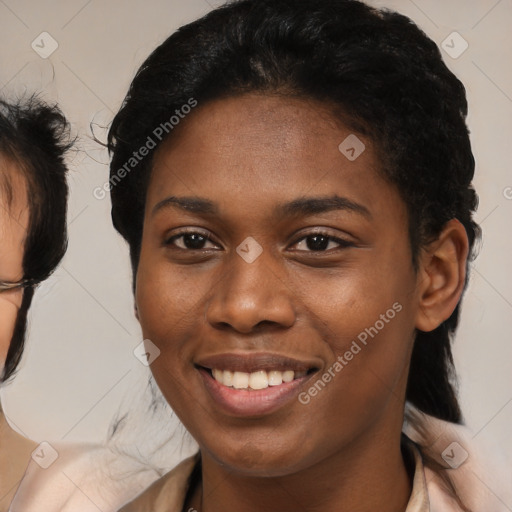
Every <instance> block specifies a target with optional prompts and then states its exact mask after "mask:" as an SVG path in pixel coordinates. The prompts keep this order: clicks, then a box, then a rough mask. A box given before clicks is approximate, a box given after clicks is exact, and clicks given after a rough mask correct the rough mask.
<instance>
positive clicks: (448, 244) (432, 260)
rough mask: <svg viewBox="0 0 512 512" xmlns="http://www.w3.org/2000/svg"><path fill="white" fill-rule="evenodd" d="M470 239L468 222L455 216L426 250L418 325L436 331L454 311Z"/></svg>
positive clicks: (419, 274) (420, 274)
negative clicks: (465, 225) (461, 220)
mask: <svg viewBox="0 0 512 512" xmlns="http://www.w3.org/2000/svg"><path fill="white" fill-rule="evenodd" d="M468 250H469V242H468V237H467V234H466V230H465V229H464V226H463V225H462V224H461V223H460V222H459V221H458V220H457V219H452V220H450V221H449V222H447V223H446V225H445V227H444V228H443V230H442V232H441V233H440V235H439V237H438V238H437V240H435V241H434V242H431V243H430V244H429V245H428V246H427V247H426V248H424V249H423V250H422V253H421V256H420V262H419V264H420V269H419V272H418V285H417V286H418V292H419V308H418V313H417V318H416V328H417V329H419V330H420V331H425V332H429V331H433V330H434V329H436V328H437V327H439V325H441V323H443V322H444V321H445V320H446V319H447V318H449V317H450V315H451V314H452V313H453V311H454V309H455V308H456V306H457V304H458V303H459V300H460V297H461V295H462V292H463V290H464V284H465V280H466V260H467V257H468Z"/></svg>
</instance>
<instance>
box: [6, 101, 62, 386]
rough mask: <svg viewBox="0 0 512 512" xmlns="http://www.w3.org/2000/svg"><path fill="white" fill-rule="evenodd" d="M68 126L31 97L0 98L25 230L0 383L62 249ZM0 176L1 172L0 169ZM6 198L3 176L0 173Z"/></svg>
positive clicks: (55, 112)
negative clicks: (22, 191)
mask: <svg viewBox="0 0 512 512" xmlns="http://www.w3.org/2000/svg"><path fill="white" fill-rule="evenodd" d="M71 144H72V142H71V141H70V138H69V125H68V122H67V120H66V118H65V117H64V115H63V114H62V112H61V111H60V109H59V108H58V107H57V106H50V105H47V104H46V103H44V102H43V101H42V100H39V99H38V98H37V97H36V96H31V97H30V98H28V99H26V100H22V101H19V102H16V103H7V102H5V101H3V100H0V156H1V157H3V158H4V159H6V160H9V161H11V162H12V163H13V164H15V165H14V167H15V169H16V170H18V171H19V172H20V173H21V174H22V175H23V177H24V179H25V182H26V184H27V185H26V186H27V196H28V198H29V212H30V213H29V226H28V231H27V236H26V239H25V247H24V249H25V250H24V255H23V274H24V275H23V278H24V280H27V281H28V282H29V283H30V285H29V286H26V287H25V289H24V291H23V299H22V303H21V307H20V309H19V311H18V315H17V318H16V324H15V327H14V333H13V337H12V339H11V343H10V345H9V351H8V353H7V359H6V361H5V366H4V369H3V373H2V375H1V377H0V382H5V381H6V380H7V379H8V378H9V377H11V376H12V374H13V373H14V371H15V370H16V367H17V365H18V363H19V361H20V359H21V356H22V354H23V348H24V343H25V331H26V325H27V313H28V309H29V307H30V304H31V302H32V297H33V295H34V288H35V286H36V285H37V283H40V282H41V281H44V280H45V279H46V278H47V277H48V276H50V274H51V273H52V272H53V271H54V270H55V268H56V267H57V265H58V264H59V262H60V261H61V259H62V257H63V256H64V253H65V252H66V248H67V230H66V213H67V198H68V185H67V181H66V174H67V168H66V165H65V163H64V154H65V152H66V151H67V150H68V149H69V148H70V147H71ZM0 172H2V174H3V171H2V169H0ZM2 185H3V191H4V193H6V196H7V198H9V190H10V184H9V177H8V176H4V175H2Z"/></svg>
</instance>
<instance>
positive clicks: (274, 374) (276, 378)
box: [268, 370, 283, 386]
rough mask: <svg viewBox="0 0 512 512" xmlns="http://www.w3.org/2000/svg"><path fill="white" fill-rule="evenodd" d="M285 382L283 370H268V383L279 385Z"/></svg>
mask: <svg viewBox="0 0 512 512" xmlns="http://www.w3.org/2000/svg"><path fill="white" fill-rule="evenodd" d="M282 383H283V372H278V371H275V370H272V371H270V372H268V385H269V386H279V385H280V384H282Z"/></svg>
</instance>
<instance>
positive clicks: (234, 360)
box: [195, 352, 319, 373]
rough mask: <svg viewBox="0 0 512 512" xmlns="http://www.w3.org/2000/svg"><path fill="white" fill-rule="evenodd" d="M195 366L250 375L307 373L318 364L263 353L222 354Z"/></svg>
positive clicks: (205, 358) (203, 359) (204, 359)
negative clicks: (271, 371)
mask: <svg viewBox="0 0 512 512" xmlns="http://www.w3.org/2000/svg"><path fill="white" fill-rule="evenodd" d="M195 364H196V365H197V366H202V367H204V368H207V369H210V370H212V369H218V370H232V371H238V372H246V373H252V372H257V371H260V370H275V371H287V370H293V371H297V372H298V371H308V370H311V369H316V368H318V366H319V365H318V363H315V362H312V361H301V360H298V359H294V358H292V357H288V356H284V355H281V354H275V353H271V352H265V353H261V352H260V353H256V354H255V353H234V352H232V353H224V354H216V355H212V356H207V357H204V358H201V359H198V360H197V361H196V362H195Z"/></svg>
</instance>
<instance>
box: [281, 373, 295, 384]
mask: <svg viewBox="0 0 512 512" xmlns="http://www.w3.org/2000/svg"><path fill="white" fill-rule="evenodd" d="M294 373H295V372H294V371H293V370H286V371H285V372H283V382H291V381H292V380H293V375H294Z"/></svg>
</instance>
